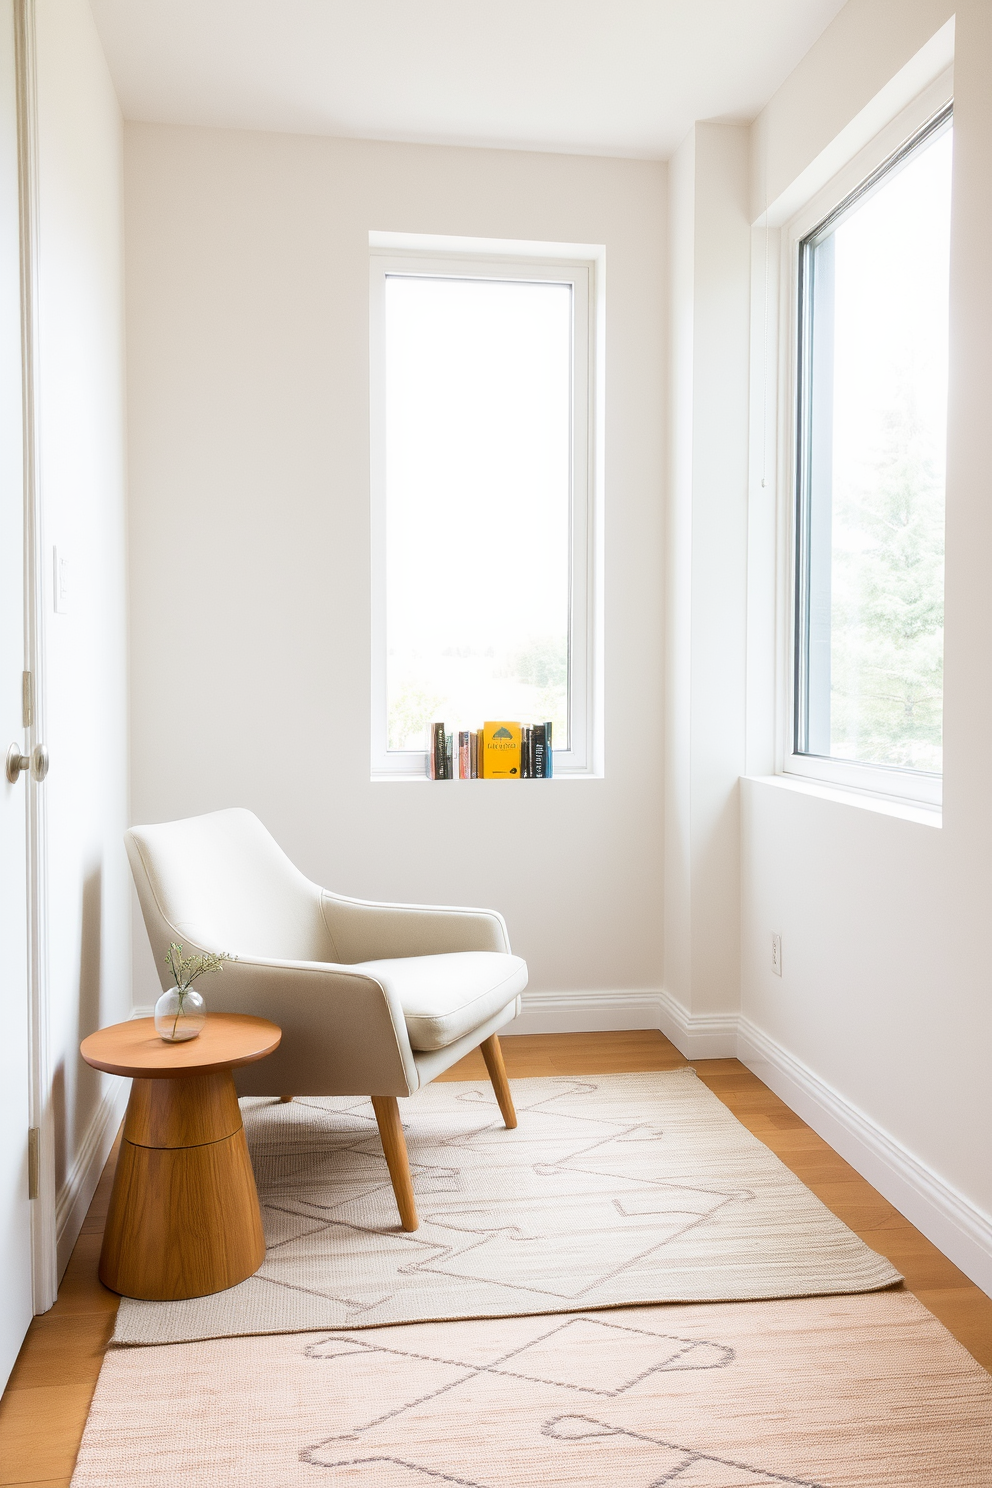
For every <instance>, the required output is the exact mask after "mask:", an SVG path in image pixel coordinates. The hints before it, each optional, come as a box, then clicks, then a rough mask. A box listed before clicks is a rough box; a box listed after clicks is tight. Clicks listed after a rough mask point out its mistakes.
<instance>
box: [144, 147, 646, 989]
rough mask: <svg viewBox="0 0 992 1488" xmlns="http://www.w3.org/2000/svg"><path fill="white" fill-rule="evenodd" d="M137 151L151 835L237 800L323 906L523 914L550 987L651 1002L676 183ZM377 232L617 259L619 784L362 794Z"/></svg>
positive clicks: (639, 172) (615, 720)
mask: <svg viewBox="0 0 992 1488" xmlns="http://www.w3.org/2000/svg"><path fill="white" fill-rule="evenodd" d="M125 159H126V183H127V184H126V202H127V207H126V213H127V283H128V366H129V391H128V400H129V436H130V482H131V505H130V533H131V600H132V616H133V623H132V632H131V637H132V640H131V644H132V741H133V755H132V769H133V804H132V809H133V815H134V819H135V820H137V821H159V820H163V819H168V818H173V817H178V816H183V815H189V814H191V813H195V812H201V811H210V810H213V809H216V808H218V807H222V806H229V805H233V804H243V805H246V806H249V807H251V808H252V809H253V810H254V811H256V812H257V813H258V814H259V816H260V817H261V818H262V820H263V821H264V822H265V823H266V824H267V826H268V827H269V828H270V830H271V831H272V832H273V833H274V835H275V836H276V838H277V839H278V841H279V842H280V843H281V844H282V846H283V847H284V848H285V849H286V851H287V852H288V853H289V854H290V856H291V857H292V858H293V859H294V860H295V861H296V862H297V863H298V864H299V865H300V867H301V868H302V869H303V870H304V871H305V872H306V873H308V874H309V875H311V876H312V877H313V878H314V879H317V880H318V881H320V882H323V883H325V884H327V885H328V886H329V887H332V888H335V889H338V890H341V891H343V892H346V893H349V894H356V895H360V896H366V897H370V898H381V899H399V900H415V901H441V902H449V903H468V904H476V903H477V904H484V905H493V906H495V907H497V908H498V909H500V910H502V911H503V912H504V914H505V915H506V918H507V922H508V925H509V929H510V935H511V938H512V942H513V946H514V949H515V950H516V951H518V952H519V953H520V954H522V955H524V956H526V957H527V959H528V962H529V963H530V968H531V977H532V981H531V985H532V988H534V989H537V990H539V991H540V990H557V991H569V992H570V991H578V992H583V991H603V990H607V991H612V990H616V989H629V988H636V989H645V988H648V989H657V988H658V987H660V985H661V959H662V928H661V927H662V904H661V818H662V804H661V747H662V744H661V686H662V684H661V676H662V602H661V576H660V563H661V541H662V531H661V528H662V488H663V468H662V456H663V439H662V432H663V431H662V424H663V417H662V412H661V410H662V409H663V406H664V347H665V307H664V302H663V291H664V251H665V250H664V212H665V168H664V166H662V165H658V164H651V163H645V162H632V161H619V160H607V159H586V158H582V157H575V156H553V155H540V154H533V153H519V154H514V153H509V152H498V151H483V150H461V149H445V148H433V147H420V146H407V145H390V144H379V143H364V142H356V141H340V140H330V139H316V138H307V137H300V136H288V135H273V134H252V133H234V132H222V131H215V130H201V129H183V128H174V127H165V126H155V125H128V126H127V131H126V151H125ZM370 230H376V231H381V232H424V233H440V234H451V235H466V236H473V237H486V238H511V239H531V240H541V241H554V242H578V243H599V244H605V248H606V297H607V320H606V359H607V360H606V366H607V372H606V479H605V501H606V522H605V525H606V536H605V636H606V640H605V647H606V655H605V690H606V716H605V769H606V773H605V778H603V779H582V780H559V781H555V782H553V783H552V784H550V785H547V786H545V785H536V784H535V785H534V786H533V787H531V786H521V787H520V788H516V787H514V786H508V785H503V786H501V785H499V784H498V783H496V782H491V783H488V784H486V783H482V784H479V785H475V786H467V787H464V788H463V787H462V786H460V785H459V784H457V783H456V784H454V785H450V786H447V785H437V784H435V785H433V786H432V785H430V784H429V783H426V782H424V783H421V782H406V783H404V782H376V783H371V782H370V779H369V714H370V692H369V685H370V684H369V646H370V639H369V626H370V618H369V609H370V599H369V561H370V555H369V436H368V339H369V331H368V293H369V291H368V234H369V231H370ZM452 517H453V520H457V513H453V514H452ZM136 948H137V967H138V970H137V973H136V983H135V1000H136V1002H138V1003H139V1004H140V1003H146V1002H148V1001H150V1000H151V999H152V997H153V995H154V993H155V989H156V984H155V981H154V974H153V969H152V968H151V967H150V965H149V963H148V960H147V953H146V948H145V943H144V937H143V934H142V935H141V937H140V939H139V938H136Z"/></svg>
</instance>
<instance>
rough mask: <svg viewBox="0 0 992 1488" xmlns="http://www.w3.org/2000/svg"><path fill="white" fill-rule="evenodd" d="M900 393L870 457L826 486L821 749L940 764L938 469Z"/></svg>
mask: <svg viewBox="0 0 992 1488" xmlns="http://www.w3.org/2000/svg"><path fill="white" fill-rule="evenodd" d="M932 447H933V446H932V439H931V438H929V437H928V436H927V434H926V432H925V431H923V430H922V429H921V427H920V424H919V421H918V420H917V418H916V417H915V415H914V411H913V409H912V407H911V405H910V404H909V402H908V399H907V400H904V402H903V404H902V406H901V407H897V408H894V409H892V410H891V411H890V413H889V415H888V417H887V418H886V420H885V425H884V430H883V433H882V437H881V440H880V445H879V449H878V452H877V458H876V460H875V461H874V462H873V465H872V468H871V469H870V470H867V471H865V472H864V473H863V475H862V478H861V479H860V480H858V481H857V482H854V481H852V482H850V483H848V484H847V486H846V488H843V487H842V488H841V489H839V490H837V491H836V493H835V498H834V514H833V518H834V525H833V542H832V546H833V573H832V594H831V679H830V703H831V716H830V735H831V753H832V754H833V755H834V756H836V757H839V758H842V759H855V760H862V761H866V762H868V763H872V764H884V765H898V766H902V767H903V768H908V769H913V770H933V771H939V770H940V769H941V762H942V748H941V741H942V705H943V666H944V645H943V641H944V478H943V472H942V470H939V469H938V468H937V465H936V463H935V461H934V458H933V454H932Z"/></svg>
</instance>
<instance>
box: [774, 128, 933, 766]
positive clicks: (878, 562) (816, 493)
mask: <svg viewBox="0 0 992 1488" xmlns="http://www.w3.org/2000/svg"><path fill="white" fill-rule="evenodd" d="M950 197H951V131H950V128H949V127H948V128H947V129H945V130H944V131H943V132H942V133H940V134H938V135H937V136H936V137H934V138H931V139H930V140H929V141H928V142H927V143H926V144H925V145H923V146H922V147H921V148H920V149H919V150H918V151H917V152H916V153H914V154H912V155H910V156H909V157H907V159H906V160H905V162H904V163H901V164H900V165H898V166H896V167H894V168H893V170H892V171H891V172H890V173H889V174H888V175H887V176H885V177H883V179H882V182H881V183H880V185H879V186H877V187H876V188H875V189H874V191H873V192H872V193H871V194H870V195H867V196H866V197H865V199H864V200H863V201H861V202H860V203H856V204H855V205H854V207H853V208H852V209H851V210H850V211H849V212H848V213H847V214H846V215H845V216H844V217H842V218H841V220H840V221H839V223H838V225H837V226H835V227H834V228H833V229H832V230H830V231H827V232H826V233H821V234H818V235H814V236H813V238H812V239H811V240H809V247H808V248H807V257H806V282H805V292H806V294H807V295H808V297H809V307H808V314H809V320H808V322H807V330H806V337H805V342H806V344H805V345H804V349H803V355H804V366H805V375H806V377H807V378H808V387H809V404H808V408H809V414H808V417H809V424H808V429H807V446H806V461H807V476H806V479H807V483H808V492H807V502H808V505H807V512H806V541H807V544H808V551H807V553H806V555H805V561H806V563H807V564H808V569H807V595H808V599H807V603H808V614H807V617H806V618H807V624H806V637H805V643H806V646H807V658H806V662H807V668H808V671H807V697H806V721H805V722H806V727H805V740H803V739H802V738H801V739H800V741H799V747H800V749H803V748H805V750H806V751H808V752H809V753H811V754H822V755H830V756H833V757H835V758H840V759H851V760H861V761H864V762H866V763H871V764H883V765H895V766H901V767H903V768H908V769H914V770H927V771H940V769H941V714H942V699H943V587H944V460H945V444H946V415H947V326H948V309H947V296H948V256H949V245H950Z"/></svg>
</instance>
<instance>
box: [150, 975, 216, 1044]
mask: <svg viewBox="0 0 992 1488" xmlns="http://www.w3.org/2000/svg"><path fill="white" fill-rule="evenodd" d="M206 1021H207V1010H206V1008H205V1007H204V1005H203V998H202V997H201V996H200V994H199V992H194V991H193V989H192V987H187V988H186V990H185V992H180V990H179V988H178V987H170V988H169V990H168V992H163V993H162V996H161V997H160V998H159V1000H158V1002H157V1003H156V1004H155V1032H156V1033H157V1034H158V1035H159V1037H160V1038H163V1039H165V1042H166V1043H167V1044H182V1043H185V1042H186V1040H187V1039H195V1038H196V1037H197V1036H198V1035H199V1032H200V1030H201V1028H202V1027H203V1025H204V1023H205V1022H206Z"/></svg>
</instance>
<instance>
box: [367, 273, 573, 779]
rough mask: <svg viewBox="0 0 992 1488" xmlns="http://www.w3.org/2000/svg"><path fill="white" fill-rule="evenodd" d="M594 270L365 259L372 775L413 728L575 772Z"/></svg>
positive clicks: (398, 759)
mask: <svg viewBox="0 0 992 1488" xmlns="http://www.w3.org/2000/svg"><path fill="white" fill-rule="evenodd" d="M591 280H592V271H591V266H589V265H574V264H573V265H553V264H549V263H545V262H539V263H534V262H522V261H519V260H512V261H506V262H504V261H491V260H490V261H486V260H482V259H476V258H471V259H459V260H454V259H447V258H443V259H439V260H438V259H428V258H424V257H421V256H416V255H410V256H409V257H406V256H403V257H397V255H395V254H376V253H373V260H372V296H373V299H372V304H373V315H372V328H373V344H372V395H373V483H374V486H375V488H376V490H375V492H374V507H375V510H376V530H375V535H374V548H375V557H374V564H375V568H376V584H375V603H376V611H377V613H376V617H375V625H374V647H375V655H374V657H373V674H374V675H373V684H374V698H373V715H374V716H373V770H374V771H376V772H377V773H388V774H393V773H422V771H423V764H422V761H423V758H424V750H425V747H426V736H427V729H428V726H429V725H430V724H431V723H432V722H434V721H438V720H443V721H444V722H445V724H446V725H447V727H448V728H449V729H450V730H457V729H460V728H465V729H469V728H477V727H480V726H481V725H482V723H483V722H484V721H486V720H487V719H492V718H508V719H515V720H519V721H520V722H521V723H525V724H526V723H540V722H544V721H545V720H550V721H551V722H552V724H553V738H554V747H555V766H556V771H560V770H562V769H565V770H567V769H568V768H569V767H571V768H573V769H579V770H582V769H584V768H586V767H587V766H588V762H589V756H588V732H589V731H588V721H589V720H588V712H589V691H590V689H589V676H588V673H589V660H590V647H589V635H588V629H589V626H588V622H589V604H588V599H589V593H588V587H589V586H588V569H589V536H588V532H589V516H590V501H589V489H588V488H589V472H590V459H589V438H590V427H591V425H590V416H589V415H590V409H589V400H590V378H589V366H590V331H591V317H590V308H589V297H590V290H591V288H592V284H591Z"/></svg>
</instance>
